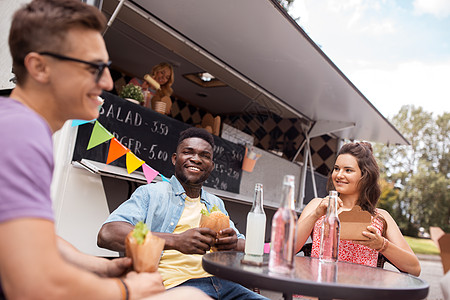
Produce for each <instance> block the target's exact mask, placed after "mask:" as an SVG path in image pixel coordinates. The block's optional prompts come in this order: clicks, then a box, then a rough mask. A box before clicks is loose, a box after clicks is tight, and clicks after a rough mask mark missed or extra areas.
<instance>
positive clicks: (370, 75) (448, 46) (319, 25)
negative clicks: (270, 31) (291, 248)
mask: <svg viewBox="0 0 450 300" xmlns="http://www.w3.org/2000/svg"><path fill="white" fill-rule="evenodd" d="M289 13H290V14H291V16H292V17H293V18H300V19H299V20H298V23H299V24H300V26H302V28H303V30H304V31H305V32H306V33H307V34H308V35H309V36H310V37H311V38H312V40H314V42H315V43H316V44H317V45H318V46H320V47H321V49H322V51H323V52H324V53H325V54H326V55H327V56H328V57H329V58H330V59H331V60H332V61H333V63H334V64H335V65H336V66H337V67H338V68H339V69H340V70H341V71H342V72H343V73H344V74H345V75H346V76H347V78H349V79H350V81H351V82H352V83H353V84H354V85H355V86H356V87H357V88H358V89H359V90H360V91H361V92H362V93H363V94H364V96H366V98H367V99H368V100H369V101H370V102H371V103H372V104H373V105H374V106H375V107H376V108H377V109H378V110H379V111H380V112H381V113H382V114H383V115H384V116H385V117H388V118H391V117H393V116H394V115H396V114H397V113H398V112H399V110H400V108H401V106H402V105H408V104H412V105H414V106H416V107H418V106H421V107H422V108H423V109H424V110H425V111H427V112H431V113H433V115H434V116H435V117H436V116H437V115H441V114H442V113H443V112H444V111H445V112H450V0H295V1H294V3H293V5H292V7H291V9H290V11H289Z"/></svg>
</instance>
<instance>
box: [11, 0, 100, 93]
mask: <svg viewBox="0 0 450 300" xmlns="http://www.w3.org/2000/svg"><path fill="white" fill-rule="evenodd" d="M105 25H106V18H105V16H103V14H102V13H101V12H100V11H99V10H98V9H97V8H96V7H94V6H92V5H87V4H85V3H83V2H81V1H80V0H33V1H32V2H30V3H29V4H26V5H25V6H23V7H22V8H21V9H19V10H18V11H16V13H15V14H14V16H13V20H12V23H11V30H10V31H9V49H10V52H11V56H12V59H13V73H14V74H15V76H16V80H17V83H18V84H23V83H24V80H25V77H26V73H27V70H26V68H25V64H24V60H25V57H26V56H27V55H28V53H30V52H43V51H51V52H56V53H58V54H64V52H65V51H68V50H69V49H70V48H69V47H70V46H71V45H68V44H67V43H66V35H67V31H68V30H70V29H72V28H86V29H92V30H96V31H98V32H100V33H101V32H103V30H104V28H105Z"/></svg>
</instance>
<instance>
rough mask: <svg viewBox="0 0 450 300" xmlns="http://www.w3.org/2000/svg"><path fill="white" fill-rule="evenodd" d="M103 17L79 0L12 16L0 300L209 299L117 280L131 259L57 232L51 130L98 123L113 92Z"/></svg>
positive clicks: (1, 133)
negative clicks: (90, 250)
mask: <svg viewBox="0 0 450 300" xmlns="http://www.w3.org/2000/svg"><path fill="white" fill-rule="evenodd" d="M105 21H106V20H105V18H104V16H103V15H102V14H101V13H100V11H99V10H98V9H96V8H95V7H92V6H89V5H86V4H84V3H82V2H81V1H78V0H34V1H32V2H31V3H29V4H27V5H25V6H24V7H23V8H21V9H19V10H18V11H17V12H16V13H15V15H14V16H13V20H12V24H11V30H10V34H9V46H10V51H11V55H12V58H13V70H14V73H15V75H16V83H17V85H16V87H15V89H14V90H13V91H12V93H11V95H10V97H9V98H0V149H1V151H2V153H1V155H0V166H1V167H2V169H1V171H0V236H1V237H2V242H0V299H1V298H5V297H6V299H83V300H86V299H96V300H99V299H108V300H111V299H124V300H125V299H144V298H145V299H168V298H172V299H184V297H193V298H196V299H205V298H207V297H206V296H205V295H204V294H203V293H201V292H200V291H199V290H196V289H179V290H174V291H169V292H164V293H162V292H163V291H164V287H163V285H162V280H161V276H160V275H159V274H158V273H139V274H138V273H135V272H130V273H128V274H126V275H124V274H125V272H126V270H127V269H128V268H129V267H130V266H131V261H130V259H128V258H120V259H115V260H107V259H103V258H97V257H93V256H89V255H86V254H83V253H81V252H79V251H77V250H76V249H75V248H74V247H73V246H72V245H70V244H69V243H67V242H65V241H64V240H62V239H61V238H59V237H57V236H56V234H55V228H54V217H53V211H52V207H51V206H52V201H51V199H50V184H51V180H52V172H53V165H54V163H53V153H52V134H53V133H54V132H56V131H57V130H59V129H60V128H61V127H62V126H63V124H64V122H65V121H67V120H69V119H84V120H91V119H94V118H97V117H98V109H97V107H98V106H99V104H101V101H100V100H99V95H100V94H101V92H102V90H110V89H111V88H112V86H113V82H112V79H111V75H110V73H109V69H108V67H109V65H110V62H109V61H108V59H109V57H108V53H107V51H106V47H105V44H104V41H103V37H102V35H101V32H102V31H103V29H104V27H105V23H106V22H105ZM121 275H124V277H122V278H120V277H118V276H121Z"/></svg>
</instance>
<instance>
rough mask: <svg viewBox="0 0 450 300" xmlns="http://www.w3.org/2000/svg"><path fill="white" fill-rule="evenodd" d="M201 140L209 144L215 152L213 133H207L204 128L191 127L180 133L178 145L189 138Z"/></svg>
mask: <svg viewBox="0 0 450 300" xmlns="http://www.w3.org/2000/svg"><path fill="white" fill-rule="evenodd" d="M194 137H196V138H200V139H203V140H205V141H206V142H208V143H209V144H210V145H211V147H212V148H213V150H214V138H213V136H212V134H211V133H209V132H208V131H206V130H205V129H203V128H197V127H190V128H188V129H186V130H184V131H182V132H181V133H180V137H179V138H178V145H180V144H181V142H182V141H184V140H185V139H188V138H194Z"/></svg>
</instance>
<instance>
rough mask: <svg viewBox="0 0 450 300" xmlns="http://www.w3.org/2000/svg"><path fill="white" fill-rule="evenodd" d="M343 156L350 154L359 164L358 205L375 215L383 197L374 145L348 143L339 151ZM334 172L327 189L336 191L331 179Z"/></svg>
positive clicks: (329, 178)
mask: <svg viewBox="0 0 450 300" xmlns="http://www.w3.org/2000/svg"><path fill="white" fill-rule="evenodd" d="M342 154H350V155H352V156H353V157H354V158H356V161H357V162H358V167H359V169H360V170H361V179H360V180H359V182H358V188H359V197H358V202H357V203H356V204H357V205H359V206H361V208H362V210H365V211H368V212H370V213H371V214H372V215H375V207H376V205H377V202H378V199H379V198H380V195H381V189H380V185H379V182H378V180H379V178H380V169H379V167H378V164H377V162H376V160H375V157H374V155H373V149H372V145H371V144H370V143H367V142H360V143H347V144H345V145H344V146H342V148H341V149H340V150H339V152H338V154H337V156H339V155H342ZM332 173H333V171H332V172H331V173H330V176H329V177H328V182H327V189H328V190H332V189H335V188H334V185H333V180H332V178H331V175H332Z"/></svg>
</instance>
